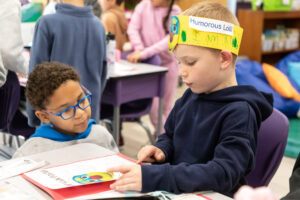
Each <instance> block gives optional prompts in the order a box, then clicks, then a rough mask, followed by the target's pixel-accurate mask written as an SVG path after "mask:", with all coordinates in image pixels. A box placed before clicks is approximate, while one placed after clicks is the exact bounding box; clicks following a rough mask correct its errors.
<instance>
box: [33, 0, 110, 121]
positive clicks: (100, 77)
mask: <svg viewBox="0 0 300 200" xmlns="http://www.w3.org/2000/svg"><path fill="white" fill-rule="evenodd" d="M45 61H48V62H49V61H58V62H62V63H64V64H68V65H70V66H73V67H74V68H75V69H76V70H77V71H78V72H79V73H80V75H81V83H82V84H83V85H85V87H87V89H88V90H89V91H91V93H92V94H93V99H94V100H93V102H92V105H91V106H92V118H93V119H95V120H96V122H98V120H99V115H100V105H99V102H100V99H101V94H102V92H103V89H104V85H105V82H106V73H107V63H106V38H105V30H104V27H103V25H102V23H101V21H100V19H99V18H97V17H95V16H94V14H93V11H92V8H91V7H90V6H87V7H84V0H64V3H59V4H57V5H56V13H55V14H52V15H44V16H42V17H41V18H40V19H39V20H38V22H37V23H36V26H35V33H34V38H33V43H32V48H31V57H30V65H29V69H30V71H32V70H33V69H34V66H35V65H36V64H40V63H42V62H45ZM27 107H28V109H27V112H28V115H29V125H30V126H37V125H39V124H40V121H39V120H38V119H37V118H36V117H35V115H34V112H33V111H32V109H31V108H30V106H29V105H28V106H27Z"/></svg>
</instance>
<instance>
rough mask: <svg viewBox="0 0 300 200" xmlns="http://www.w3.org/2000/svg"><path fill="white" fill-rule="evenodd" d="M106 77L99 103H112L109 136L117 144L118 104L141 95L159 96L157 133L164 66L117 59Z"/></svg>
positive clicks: (159, 124) (118, 126)
mask: <svg viewBox="0 0 300 200" xmlns="http://www.w3.org/2000/svg"><path fill="white" fill-rule="evenodd" d="M108 71H109V73H108V76H109V77H108V80H107V83H106V86H105V89H104V92H103V94H102V99H101V101H102V103H105V104H110V105H113V107H114V111H113V137H114V139H115V141H116V143H117V144H118V140H119V134H120V106H121V104H124V103H127V102H130V101H134V100H138V99H145V98H153V97H159V109H158V116H159V119H158V127H157V132H158V135H159V134H160V133H161V129H162V106H163V96H164V87H165V74H166V72H167V71H168V69H167V68H166V67H161V66H155V65H149V64H143V63H137V64H134V63H129V62H127V61H125V60H121V61H120V62H118V63H116V64H115V66H114V68H112V69H109V70H108Z"/></svg>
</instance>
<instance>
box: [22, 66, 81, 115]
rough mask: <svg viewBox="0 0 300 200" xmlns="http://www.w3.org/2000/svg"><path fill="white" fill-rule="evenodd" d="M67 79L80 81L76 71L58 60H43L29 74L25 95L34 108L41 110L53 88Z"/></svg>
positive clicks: (46, 103)
mask: <svg viewBox="0 0 300 200" xmlns="http://www.w3.org/2000/svg"><path fill="white" fill-rule="evenodd" d="M68 80H73V81H78V82H79V81H80V77H79V74H78V72H77V71H76V70H75V69H74V68H73V67H71V66H68V65H65V64H62V63H59V62H44V63H42V64H38V65H36V66H35V68H34V70H33V71H32V72H31V73H30V74H29V77H28V81H27V85H26V90H25V95H26V97H27V99H28V101H29V103H30V105H31V106H32V108H33V109H35V110H43V109H45V106H47V105H48V103H49V97H51V96H52V95H53V94H54V92H55V90H56V89H57V88H59V87H60V86H61V85H62V84H63V83H65V82H66V81H68Z"/></svg>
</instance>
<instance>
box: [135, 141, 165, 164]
mask: <svg viewBox="0 0 300 200" xmlns="http://www.w3.org/2000/svg"><path fill="white" fill-rule="evenodd" d="M137 157H138V161H137V163H138V164H140V163H142V162H151V163H152V162H164V161H165V159H166V156H165V154H164V152H163V151H162V150H160V149H159V148H157V147H155V146H153V145H147V146H145V147H143V148H142V149H141V150H140V151H139V153H138V155H137Z"/></svg>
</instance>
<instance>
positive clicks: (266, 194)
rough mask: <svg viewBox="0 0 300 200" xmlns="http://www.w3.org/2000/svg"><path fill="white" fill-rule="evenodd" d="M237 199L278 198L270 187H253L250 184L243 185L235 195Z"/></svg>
mask: <svg viewBox="0 0 300 200" xmlns="http://www.w3.org/2000/svg"><path fill="white" fill-rule="evenodd" d="M234 199H235V200H276V198H275V196H274V195H273V193H272V191H271V190H270V188H267V187H259V188H255V189H254V188H251V187H249V186H243V187H241V188H240V189H239V190H238V192H237V193H235V195H234Z"/></svg>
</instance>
